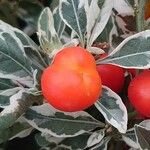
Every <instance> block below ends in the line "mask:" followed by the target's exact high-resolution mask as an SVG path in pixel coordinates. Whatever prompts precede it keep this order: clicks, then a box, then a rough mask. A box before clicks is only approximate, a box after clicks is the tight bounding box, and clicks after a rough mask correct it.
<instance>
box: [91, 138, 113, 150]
mask: <svg viewBox="0 0 150 150" xmlns="http://www.w3.org/2000/svg"><path fill="white" fill-rule="evenodd" d="M110 139H111V138H110V137H109V136H108V137H105V138H104V139H103V140H102V141H101V142H100V143H99V144H97V145H96V146H94V147H92V148H91V149H90V150H107V149H108V142H109V141H110Z"/></svg>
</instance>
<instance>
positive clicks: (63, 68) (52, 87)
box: [41, 47, 101, 112]
mask: <svg viewBox="0 0 150 150" xmlns="http://www.w3.org/2000/svg"><path fill="white" fill-rule="evenodd" d="M41 87H42V92H43V95H44V97H45V99H46V100H47V101H48V102H49V103H50V104H51V105H52V106H54V107H55V108H56V109H59V110H62V111H68V112H73V111H80V110H83V109H86V108H88V107H89V106H91V105H92V104H93V103H95V101H96V100H97V99H98V97H99V96H100V94H101V80H100V77H99V75H98V72H97V71H96V64H95V60H94V58H93V56H92V55H91V54H90V53H89V52H88V51H87V50H85V49H83V48H81V47H70V48H64V49H63V50H61V51H60V52H59V53H58V54H57V55H56V57H55V58H54V61H53V64H52V65H50V66H49V67H48V68H47V69H45V70H44V72H43V74H42V78H41Z"/></svg>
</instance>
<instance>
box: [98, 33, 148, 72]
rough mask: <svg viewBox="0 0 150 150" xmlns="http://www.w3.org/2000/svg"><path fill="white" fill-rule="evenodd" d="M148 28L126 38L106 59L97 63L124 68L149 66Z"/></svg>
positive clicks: (145, 67) (144, 67)
mask: <svg viewBox="0 0 150 150" xmlns="http://www.w3.org/2000/svg"><path fill="white" fill-rule="evenodd" d="M149 60H150V30H146V31H143V32H140V33H137V34H135V35H133V36H130V37H128V38H126V39H125V40H124V41H123V42H122V43H121V44H120V45H118V47H117V48H116V49H115V50H114V51H113V52H112V53H110V54H109V56H108V57H107V58H106V59H103V60H102V61H101V60H98V61H97V63H98V64H99V63H109V64H116V65H118V66H121V67H124V68H137V69H147V68H150V61H149Z"/></svg>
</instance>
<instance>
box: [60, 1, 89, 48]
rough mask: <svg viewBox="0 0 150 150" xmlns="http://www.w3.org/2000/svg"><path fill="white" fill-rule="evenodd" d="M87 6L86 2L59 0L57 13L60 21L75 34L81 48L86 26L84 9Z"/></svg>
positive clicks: (83, 42)
mask: <svg viewBox="0 0 150 150" xmlns="http://www.w3.org/2000/svg"><path fill="white" fill-rule="evenodd" d="M87 5H88V1H87V0H83V1H80V0H60V3H59V12H60V16H61V18H62V20H63V21H64V22H65V24H66V25H67V26H69V27H70V28H71V29H72V30H74V31H75V32H76V34H77V35H78V37H79V39H80V42H81V45H82V46H83V47H84V44H85V41H84V37H85V33H86V25H87V16H86V8H85V7H86V6H87Z"/></svg>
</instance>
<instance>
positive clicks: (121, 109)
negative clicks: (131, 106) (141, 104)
mask: <svg viewBox="0 0 150 150" xmlns="http://www.w3.org/2000/svg"><path fill="white" fill-rule="evenodd" d="M95 106H96V108H97V109H98V110H99V111H100V112H101V113H102V114H103V116H104V117H105V119H106V120H107V121H108V122H109V123H110V124H111V125H112V126H114V127H115V128H117V129H118V131H119V132H121V133H126V130H127V120H128V117H127V109H126V107H125V106H124V104H123V102H122V100H121V98H120V97H119V96H118V95H117V94H116V93H115V92H113V91H112V90H111V89H109V88H108V87H106V86H103V91H102V96H101V98H100V99H99V101H97V102H96V103H95Z"/></svg>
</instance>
